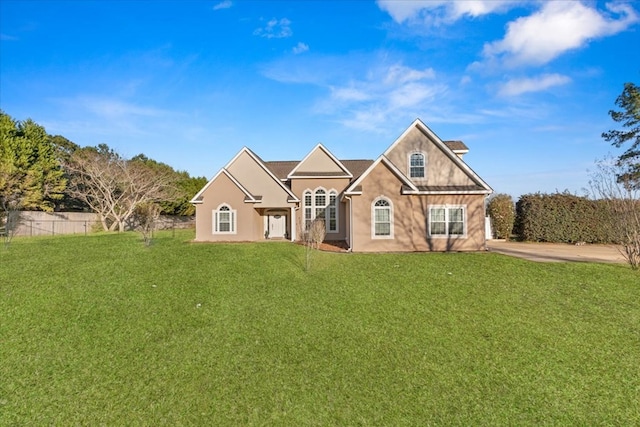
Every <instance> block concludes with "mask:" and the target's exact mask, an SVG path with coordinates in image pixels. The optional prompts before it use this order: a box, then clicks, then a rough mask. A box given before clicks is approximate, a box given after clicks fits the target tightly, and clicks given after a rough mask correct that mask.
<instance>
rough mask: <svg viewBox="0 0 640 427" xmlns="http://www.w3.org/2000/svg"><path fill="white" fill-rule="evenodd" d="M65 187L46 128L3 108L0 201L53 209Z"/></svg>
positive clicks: (31, 207) (21, 206) (0, 144)
mask: <svg viewBox="0 0 640 427" xmlns="http://www.w3.org/2000/svg"><path fill="white" fill-rule="evenodd" d="M65 187H66V179H65V177H64V171H63V170H62V168H61V166H60V163H59V162H58V159H57V157H56V151H55V148H54V146H53V144H52V143H51V141H50V139H49V136H48V135H47V132H46V131H45V130H44V128H43V127H42V126H40V125H38V124H37V123H35V122H34V121H33V120H31V119H28V120H26V121H24V122H18V121H15V120H13V119H12V118H11V117H10V116H9V115H8V114H5V113H4V112H1V111H0V203H2V206H3V208H7V206H8V205H11V206H13V207H15V208H18V209H33V210H43V211H52V210H53V207H54V202H55V200H59V199H60V198H62V194H63V191H64V189H65Z"/></svg>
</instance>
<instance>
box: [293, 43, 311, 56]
mask: <svg viewBox="0 0 640 427" xmlns="http://www.w3.org/2000/svg"><path fill="white" fill-rule="evenodd" d="M308 50H309V45H307V44H306V43H302V42H298V44H297V45H295V46H294V47H293V53H295V54H296V55H298V54H300V53H304V52H307V51H308Z"/></svg>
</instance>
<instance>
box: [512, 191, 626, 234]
mask: <svg viewBox="0 0 640 427" xmlns="http://www.w3.org/2000/svg"><path fill="white" fill-rule="evenodd" d="M607 212H608V209H607V205H606V204H605V203H603V202H602V201H599V200H592V199H588V198H586V197H579V196H575V195H572V194H569V193H555V194H541V193H535V194H526V195H524V196H521V197H520V199H519V200H518V202H517V203H516V221H515V227H514V232H515V234H516V235H517V236H518V238H519V239H521V240H527V241H534V242H558V243H577V242H587V243H611V242H614V241H615V240H616V236H614V235H613V233H612V230H608V229H607V227H606V224H607V223H608V221H606V219H607V218H608V215H609V214H608V213H607Z"/></svg>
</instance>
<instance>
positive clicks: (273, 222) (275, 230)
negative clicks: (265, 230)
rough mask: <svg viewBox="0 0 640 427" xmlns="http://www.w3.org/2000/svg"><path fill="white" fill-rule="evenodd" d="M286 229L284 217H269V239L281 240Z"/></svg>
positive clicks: (278, 215)
mask: <svg viewBox="0 0 640 427" xmlns="http://www.w3.org/2000/svg"><path fill="white" fill-rule="evenodd" d="M286 229H287V217H286V216H285V215H280V214H277V215H269V238H271V239H283V238H284V235H285V232H286Z"/></svg>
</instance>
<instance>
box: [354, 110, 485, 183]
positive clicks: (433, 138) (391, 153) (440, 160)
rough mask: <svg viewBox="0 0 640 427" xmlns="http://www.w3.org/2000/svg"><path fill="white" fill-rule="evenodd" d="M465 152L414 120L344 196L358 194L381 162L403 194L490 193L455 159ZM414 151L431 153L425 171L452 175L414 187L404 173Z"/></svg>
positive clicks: (464, 147)
mask: <svg viewBox="0 0 640 427" xmlns="http://www.w3.org/2000/svg"><path fill="white" fill-rule="evenodd" d="M465 149H466V146H465V145H464V144H463V143H461V142H459V141H457V142H455V143H451V142H449V143H445V142H444V141H442V140H441V139H440V138H439V137H438V136H437V135H436V134H435V133H433V131H431V129H429V128H428V127H427V126H426V125H425V124H424V123H423V122H422V121H421V120H420V119H416V120H415V121H414V122H413V123H412V124H411V125H410V126H409V127H408V128H407V129H406V130H405V131H404V132H403V133H402V135H400V137H398V138H397V139H396V140H395V141H394V142H393V143H392V144H391V145H390V146H389V148H387V150H386V151H385V152H384V153H383V154H382V155H381V156H380V157H379V158H378V159H377V160H376V161H375V162H374V163H373V164H372V165H371V166H370V167H369V168H368V169H367V170H366V171H365V172H364V173H363V174H362V175H361V176H360V177H359V178H358V179H356V180H354V181H353V183H352V184H351V185H350V186H349V187H348V188H347V189H346V190H345V193H346V194H350V193H351V194H357V193H358V191H357V188H358V187H359V186H360V185H361V183H362V181H363V180H364V179H365V178H366V176H367V175H368V174H369V173H371V171H372V170H373V169H374V168H375V167H376V166H377V165H378V163H380V162H385V164H386V165H387V166H389V168H390V169H391V170H392V171H393V172H394V174H395V175H396V176H398V177H399V178H400V181H401V182H402V193H403V194H429V193H434V194H435V193H440V194H442V193H470V192H473V193H485V194H486V193H492V192H493V190H492V189H491V187H489V185H488V184H487V183H486V182H484V181H483V180H482V178H480V176H478V175H477V174H476V173H475V172H474V171H473V170H472V169H471V168H470V167H469V166H468V165H467V164H466V163H465V162H464V161H462V159H461V158H460V157H459V156H458V155H457V154H458V153H457V152H460V151H464V150H465ZM417 150H418V151H429V152H430V154H431V159H427V163H431V164H430V165H428V168H431V169H432V170H433V171H434V173H435V172H437V173H441V169H443V168H448V169H449V171H450V172H451V173H449V174H444V175H443V177H442V178H440V179H439V180H438V179H432V182H423V183H416V182H414V181H412V180H411V179H409V178H408V177H407V173H406V172H407V165H408V160H409V156H410V154H411V153H412V152H415V151H417ZM454 150H455V151H454ZM467 150H468V149H467ZM425 184H428V185H425Z"/></svg>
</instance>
